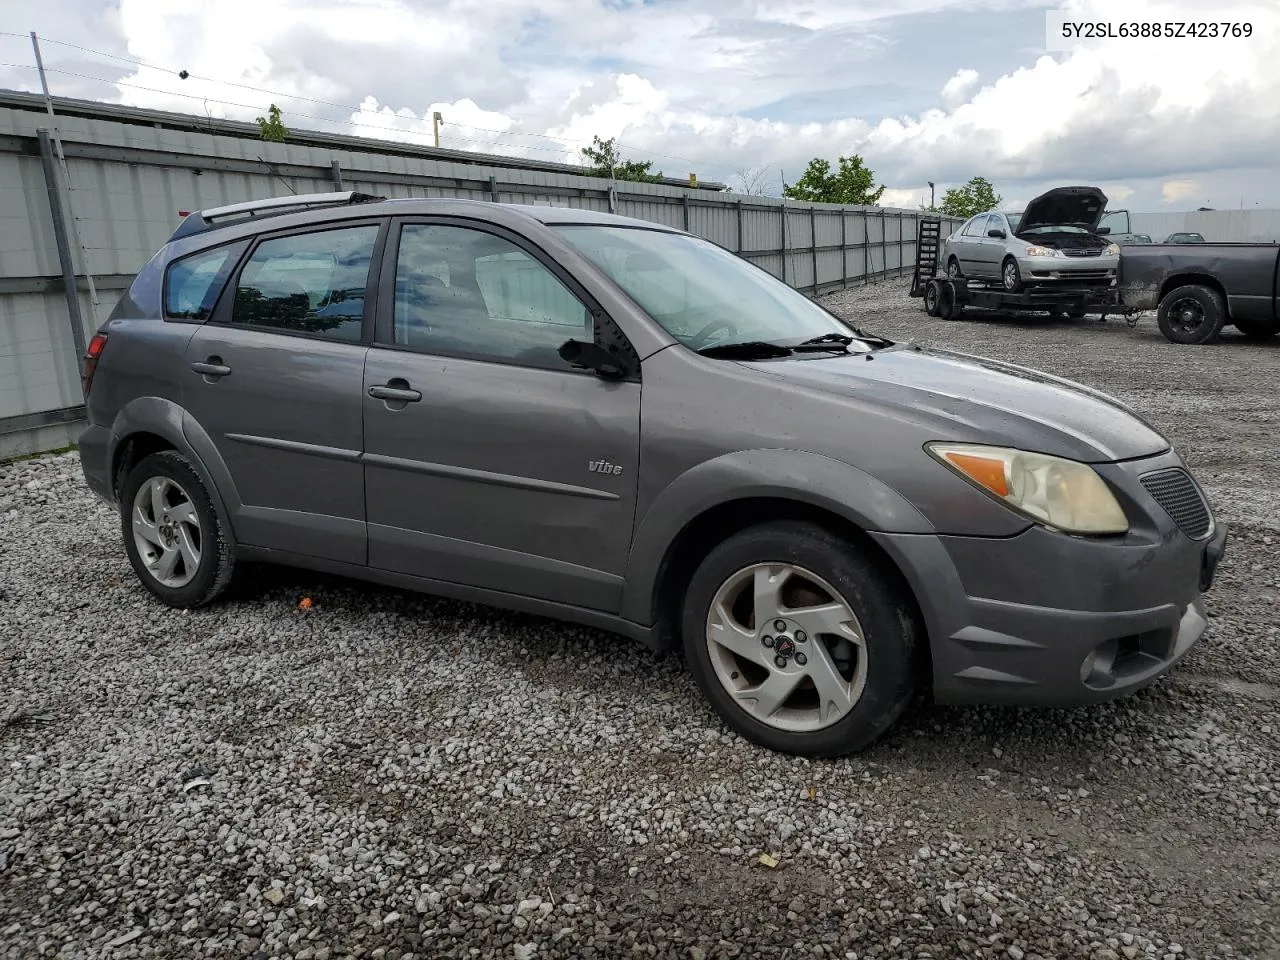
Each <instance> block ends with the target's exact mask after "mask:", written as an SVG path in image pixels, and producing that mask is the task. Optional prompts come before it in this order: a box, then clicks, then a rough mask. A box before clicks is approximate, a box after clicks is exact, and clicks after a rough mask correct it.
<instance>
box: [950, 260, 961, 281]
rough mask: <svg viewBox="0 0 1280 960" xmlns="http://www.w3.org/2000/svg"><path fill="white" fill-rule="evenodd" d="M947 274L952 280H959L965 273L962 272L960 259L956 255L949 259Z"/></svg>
mask: <svg viewBox="0 0 1280 960" xmlns="http://www.w3.org/2000/svg"><path fill="white" fill-rule="evenodd" d="M947 276H948V277H950V278H951V279H952V280H959V279H960V278H961V277H963V276H964V274H963V273H961V272H960V261H959V260H957V259H956V258H955V257H951V258H950V259H948V260H947Z"/></svg>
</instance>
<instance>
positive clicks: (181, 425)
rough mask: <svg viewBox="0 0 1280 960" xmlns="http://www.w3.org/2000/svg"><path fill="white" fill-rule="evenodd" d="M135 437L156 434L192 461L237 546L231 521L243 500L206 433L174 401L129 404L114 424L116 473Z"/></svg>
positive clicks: (110, 452)
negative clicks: (125, 447) (121, 452)
mask: <svg viewBox="0 0 1280 960" xmlns="http://www.w3.org/2000/svg"><path fill="white" fill-rule="evenodd" d="M135 433H151V434H155V435H156V436H158V437H161V438H162V439H164V440H166V441H168V442H169V443H170V444H172V445H173V447H174V449H176V450H177V451H178V452H179V453H181V454H182V455H183V456H184V457H186V458H187V459H188V460H190V461H191V465H192V467H194V468H195V471H196V474H197V475H198V476H199V477H200V482H201V483H203V484H204V486H205V489H206V490H207V491H208V492H209V499H210V500H212V501H213V509H214V511H215V512H216V513H217V514H218V519H219V520H220V521H222V525H223V529H224V530H226V531H227V533H228V534H229V535H230V537H231V541H232V545H233V546H234V544H235V542H236V537H235V527H234V524H233V523H232V517H233V516H234V515H235V514H237V513H239V511H240V507H241V502H240V497H239V494H238V493H237V491H236V486H235V482H234V481H233V480H232V479H231V473H230V471H228V470H227V465H226V464H225V463H224V462H223V460H222V457H221V456H220V455H219V454H218V450H217V447H215V446H214V445H213V441H212V440H211V439H210V438H209V435H208V434H207V433H205V431H204V429H203V428H202V427H201V426H200V425H199V424H198V423H197V422H196V421H195V420H194V419H193V418H192V417H191V415H190V414H188V413H187V412H186V411H185V410H184V409H182V407H180V406H179V405H178V404H176V403H174V402H173V401H172V400H166V399H165V398H163V397H138V398H137V399H135V400H130V401H129V402H128V403H127V404H125V405H124V406H123V407H121V408H120V412H119V413H117V414H116V418H115V420H114V421H113V422H112V424H111V438H110V440H109V441H108V443H107V463H108V465H109V467H110V468H111V469H112V470H113V471H114V468H115V463H116V456H117V454H118V452H119V450H120V445H121V444H122V443H124V442H125V441H126V440H127V439H129V437H130V436H132V435H133V434H135Z"/></svg>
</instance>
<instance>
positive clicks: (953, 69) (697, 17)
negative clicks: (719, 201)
mask: <svg viewBox="0 0 1280 960" xmlns="http://www.w3.org/2000/svg"><path fill="white" fill-rule="evenodd" d="M1046 2H1047V0H868V2H859V3H856V4H855V3H849V2H847V0H684V2H682V3H680V4H662V3H659V4H652V5H650V4H640V3H634V4H629V5H622V4H609V5H604V4H603V2H602V0H541V2H540V0H489V2H488V3H487V4H486V5H485V8H484V15H483V17H478V16H477V15H476V7H475V6H474V2H473V0H433V2H432V3H431V4H430V5H429V6H428V5H426V4H421V3H418V2H414V0H307V2H304V0H224V2H223V3H221V4H218V5H216V6H215V5H209V4H205V3H203V2H198V0H166V2H163V3H161V2H160V0H119V3H118V14H115V15H112V16H108V17H106V18H103V16H102V14H101V13H100V12H99V10H98V8H97V7H96V6H95V5H94V3H93V0H57V3H56V8H57V9H58V10H62V11H63V13H62V14H60V15H59V16H61V17H62V19H61V20H60V21H53V20H50V21H48V22H45V21H41V20H40V17H50V18H52V17H54V13H45V12H42V11H43V8H41V11H35V12H33V13H32V14H31V17H32V19H33V20H35V21H36V22H34V23H32V24H31V25H32V26H34V27H37V28H39V29H41V30H42V31H43V32H44V33H45V34H46V35H48V36H51V37H55V38H56V37H58V36H59V34H61V35H62V37H63V38H67V37H74V38H75V39H77V40H78V41H80V42H82V43H85V44H86V45H88V46H98V47H99V48H102V47H103V46H107V45H112V49H116V50H119V49H124V50H127V54H128V55H129V56H132V57H135V58H137V59H140V60H144V61H146V62H148V63H152V64H156V65H159V66H164V67H168V68H171V70H170V71H169V72H163V71H156V70H151V69H148V68H138V69H137V70H136V71H131V72H130V73H128V74H126V75H124V76H123V77H121V73H120V65H119V64H118V63H117V64H115V70H114V72H111V73H108V72H107V67H106V66H105V65H104V64H103V63H102V62H101V61H100V62H98V63H97V64H96V66H95V65H90V66H77V67H76V69H77V70H78V71H79V72H81V73H86V74H89V75H97V76H99V77H103V78H104V79H110V78H111V77H120V78H121V80H122V82H123V83H125V84H129V86H119V87H112V86H110V85H107V84H99V85H98V86H96V87H94V86H92V84H91V83H89V82H87V81H86V82H84V83H82V84H81V85H80V86H79V87H77V88H76V89H77V93H78V95H85V93H82V92H80V90H81V89H82V88H84V87H89V88H90V89H92V91H93V94H92V95H96V96H100V97H103V98H118V99H122V100H125V101H126V102H131V103H137V104H140V105H145V106H156V107H163V108H166V109H177V110H186V111H190V112H195V113H201V112H203V111H204V110H205V109H208V111H209V112H210V113H211V114H213V115H215V116H231V117H236V118H240V119H252V118H253V117H254V116H256V115H258V114H259V113H262V112H263V111H264V110H265V107H266V105H267V103H268V102H270V101H271V100H273V99H274V100H276V101H277V102H279V103H280V104H281V106H282V107H283V109H284V112H285V122H286V124H287V125H289V126H291V127H293V128H315V129H321V130H326V131H331V132H341V131H350V132H357V133H360V134H363V135H367V136H387V137H400V138H405V139H411V140H414V141H416V142H421V143H429V142H431V120H430V118H431V113H432V111H433V110H440V111H441V112H442V113H443V114H444V117H445V126H444V127H443V128H442V130H441V142H442V145H448V146H454V147H458V148H462V149H488V150H494V151H498V152H502V153H508V154H525V155H528V156H536V157H541V158H544V159H549V160H561V161H573V160H574V159H576V157H577V155H578V148H579V147H581V146H583V145H585V144H586V143H588V142H589V141H590V139H591V137H592V136H594V135H599V136H602V137H606V138H607V137H610V136H614V137H616V138H617V139H618V141H619V142H620V143H621V144H622V145H623V153H624V155H626V156H628V157H631V158H637V159H652V160H654V161H655V165H656V166H657V167H661V168H662V169H664V170H665V171H666V172H668V173H670V174H673V175H677V176H683V175H684V174H686V173H687V172H689V170H694V171H696V172H697V173H698V174H699V176H700V177H701V178H702V179H704V180H711V179H717V180H730V179H732V178H733V176H734V172H735V171H736V170H738V169H748V168H760V169H765V170H767V171H769V178H770V180H771V182H772V183H773V184H775V186H776V184H777V183H778V182H780V180H781V173H782V171H786V172H787V176H788V178H789V179H791V180H794V179H796V178H797V177H798V176H799V173H800V171H801V170H802V169H803V168H804V166H805V165H806V163H807V162H808V160H809V159H810V158H812V157H814V156H825V157H828V158H830V159H832V160H834V158H835V157H836V156H837V155H840V154H849V153H858V154H860V155H862V156H863V157H864V158H865V159H866V161H867V163H868V165H869V166H871V167H872V169H874V170H875V171H876V173H877V176H878V178H879V179H880V181H881V182H883V183H886V184H887V185H888V186H889V187H890V190H889V191H886V194H885V198H886V201H885V202H889V200H890V198H892V199H893V200H894V202H902V203H903V205H906V206H915V205H916V204H917V203H919V202H920V198H921V196H922V195H923V196H926V197H927V189H928V188H927V186H924V187H922V186H921V185H922V184H925V183H926V182H927V181H928V180H935V181H937V195H938V196H939V197H941V196H942V193H943V191H944V189H945V186H954V185H955V184H956V183H961V182H963V181H965V180H967V179H968V178H969V177H971V176H973V175H975V174H980V175H983V176H986V177H988V178H989V179H991V180H992V181H993V182H994V183H995V184H996V187H997V190H998V191H999V192H1001V193H1003V194H1004V195H1005V197H1006V202H1007V203H1014V204H1016V203H1022V202H1025V201H1026V200H1027V199H1029V198H1030V197H1031V196H1034V195H1035V194H1036V193H1039V192H1041V190H1042V189H1044V188H1045V187H1046V186H1050V185H1053V184H1055V183H1063V182H1085V183H1097V184H1099V185H1100V186H1103V188H1104V189H1106V190H1107V191H1108V193H1109V195H1111V196H1112V197H1113V199H1114V200H1116V201H1117V202H1120V201H1124V202H1130V201H1132V202H1145V203H1149V204H1151V205H1152V206H1154V205H1156V204H1158V203H1160V202H1161V201H1164V202H1168V203H1177V202H1181V201H1185V200H1187V199H1188V198H1190V197H1191V195H1192V194H1195V199H1196V200H1197V201H1203V200H1204V199H1205V197H1206V196H1207V197H1209V198H1212V197H1213V195H1214V193H1215V191H1216V192H1218V193H1222V194H1223V195H1224V196H1225V195H1226V194H1227V193H1228V191H1230V192H1231V193H1233V194H1234V195H1235V196H1236V197H1237V202H1239V201H1238V197H1239V193H1240V192H1241V190H1242V189H1244V188H1243V187H1242V185H1241V182H1240V181H1241V180H1242V178H1243V179H1244V180H1246V181H1247V183H1248V188H1249V189H1250V190H1254V191H1257V192H1261V191H1265V193H1262V195H1263V196H1269V197H1270V198H1271V202H1272V203H1273V204H1275V205H1280V184H1278V183H1277V182H1276V181H1275V180H1274V179H1273V178H1271V177H1269V176H1267V175H1266V174H1265V169H1264V168H1266V167H1267V166H1268V165H1270V164H1271V163H1272V162H1273V160H1272V158H1274V157H1275V156H1276V155H1280V71H1278V70H1276V69H1275V66H1274V64H1275V63H1277V62H1280V4H1275V3H1271V2H1262V0H1258V2H1246V0H1216V2H1215V5H1214V16H1215V18H1216V19H1218V20H1248V21H1250V22H1251V24H1252V28H1253V31H1252V36H1251V37H1250V38H1248V39H1244V40H1232V39H1227V40H1160V41H1155V40H1151V41H1143V40H1134V39H1118V40H1111V41H1103V42H1101V43H1099V44H1097V45H1095V46H1094V47H1093V48H1092V49H1089V50H1082V51H1077V52H1074V53H1071V54H1057V55H1053V56H1049V55H1042V56H1039V57H1037V56H1036V54H1035V52H1034V51H1035V50H1037V49H1041V50H1042V49H1043V44H1044V41H1045V36H1044V27H1043V23H1044V21H1043V17H1042V15H1041V14H1040V13H1039V12H1038V11H1040V10H1043V9H1044V8H1045V4H1046ZM1061 6H1064V7H1066V8H1067V9H1069V10H1070V11H1072V16H1074V17H1078V18H1079V19H1081V20H1085V19H1107V18H1110V17H1112V16H1118V14H1115V12H1114V11H1115V4H1114V2H1113V0H1064V2H1063V3H1062V4H1061ZM75 7H78V8H79V9H81V10H82V14H83V15H82V16H81V17H80V18H79V20H78V21H77V22H76V23H75V24H74V25H72V24H71V23H70V22H69V21H68V20H67V18H66V15H65V12H66V10H67V9H70V8H75ZM1028 9H1030V10H1031V11H1032V12H1031V14H1027V13H1026V11H1027V10H1028ZM1203 13H1204V6H1203V0H1127V2H1126V4H1125V5H1124V14H1123V15H1124V18H1125V20H1160V21H1168V20H1183V21H1185V20H1197V19H1204V17H1203ZM944 15H945V17H946V19H942V18H943V16H944ZM928 16H933V17H935V19H934V20H929V21H925V20H920V21H918V22H919V23H921V24H923V23H926V22H928V23H930V24H932V25H933V26H932V27H931V29H934V30H936V29H937V24H939V23H947V24H954V25H955V30H956V31H957V36H956V38H955V42H954V43H952V44H950V46H948V47H946V48H945V49H947V50H949V51H950V55H951V56H953V57H954V58H955V59H956V62H952V63H947V62H945V60H944V61H943V62H941V63H935V62H934V61H936V60H937V59H938V58H937V56H936V55H934V56H933V57H932V58H922V57H917V56H914V54H915V52H916V50H917V49H918V46H919V42H920V33H919V28H918V27H917V25H916V24H917V21H915V20H912V19H911V18H912V17H928ZM984 17H985V18H986V19H983V18H984ZM1019 17H1021V19H1018V18H1019ZM1015 22H1016V23H1018V24H1020V26H1019V27H1018V28H1017V32H1016V33H1010V34H1007V35H1006V34H1000V33H999V31H1001V30H1006V29H1011V28H1008V27H1006V25H1007V24H1010V23H1015ZM90 23H96V24H98V25H99V26H97V27H95V28H94V29H96V30H98V31H99V32H100V33H104V34H110V36H104V37H103V39H101V40H100V41H98V43H94V42H91V41H90V40H88V39H85V38H84V36H83V35H82V33H81V32H75V31H83V30H84V29H85V24H90ZM1028 25H1029V26H1028ZM970 27H971V28H972V31H988V32H991V33H992V37H991V42H988V43H986V44H985V46H984V45H982V43H980V42H979V41H980V40H981V39H982V38H983V37H984V36H985V34H984V33H978V34H975V33H973V32H971V33H969V34H967V35H966V36H967V37H968V41H969V42H964V38H962V37H960V36H959V34H958V31H960V30H962V29H969V28H970ZM25 28H26V27H25V25H24V29H25ZM997 34H999V35H998V36H997ZM975 38H976V39H975ZM1024 49H1030V50H1031V51H1032V52H1031V53H1030V54H1023V53H1021V51H1022V50H1024ZM54 52H55V53H56V51H54ZM0 53H4V54H5V57H6V58H7V59H10V60H13V59H14V58H15V57H21V55H22V54H21V52H18V53H16V54H14V53H11V52H10V51H9V48H8V47H5V48H4V49H3V50H0ZM997 55H999V56H1006V57H1007V60H1005V61H1001V62H1000V64H999V65H997V64H996V62H995V58H996V57H997ZM877 57H880V58H883V59H876V58H877ZM961 57H963V59H960V58H961ZM49 58H50V51H49V50H46V60H48V59H49ZM55 59H56V57H55ZM863 63H876V64H882V65H884V69H886V70H897V71H898V72H897V73H896V74H894V75H893V76H886V77H883V78H881V76H880V75H879V74H872V75H870V76H868V75H866V74H865V73H863V72H859V71H861V70H862V67H861V66H860V65H861V64H863ZM969 64H978V65H980V66H981V68H982V73H981V76H979V73H978V71H977V70H976V69H974V67H973V66H970V65H969ZM179 67H181V68H185V69H187V70H189V71H190V72H191V74H192V75H193V76H192V77H191V78H190V79H188V80H186V81H181V80H178V79H177V78H176V76H174V74H173V71H174V70H176V69H177V68H179ZM126 69H128V68H126ZM877 69H879V68H877ZM930 70H932V72H931V73H930V72H929V71H930ZM924 75H928V76H931V77H935V78H936V79H931V80H929V81H928V82H927V84H922V81H921V80H920V79H919V78H920V77H921V76H924ZM6 76H7V75H5V74H4V73H3V71H0V82H3V81H4V80H5V77H6ZM17 76H18V77H19V78H20V81H21V85H26V86H28V87H29V86H30V81H29V79H26V75H25V74H18V75H17ZM54 78H55V81H58V82H62V83H69V82H70V81H69V80H66V79H61V80H60V79H59V78H58V76H57V75H56V74H55V75H54ZM201 78H217V79H218V80H222V81H231V82H232V83H238V84H243V85H246V86H248V87H252V88H258V89H256V90H255V89H243V88H241V87H234V86H228V85H227V84H225V83H216V82H214V81H213V80H212V79H201ZM139 87H150V88H153V91H162V92H153V91H147V90H141V89H139ZM881 88H884V89H881ZM55 89H57V84H56V83H55ZM261 91H271V93H270V94H267V93H263V92H261ZM886 91H888V92H886ZM892 96H907V97H908V98H909V99H910V102H911V103H912V106H911V107H910V109H899V108H897V107H896V106H893V105H892V103H893V102H894V101H893V100H892ZM203 97H208V98H209V100H208V104H207V106H206V104H205V103H204V102H203V101H202V98H203ZM878 97H879V98H881V99H880V100H877V98H878ZM885 97H888V98H889V99H884V98H885ZM302 98H311V99H310V100H308V99H302ZM316 100H320V101H325V102H324V103H316V102H315V101H316ZM880 103H883V105H878V104H880ZM344 104H345V105H346V106H344ZM1209 131H1212V133H1210V132H1209ZM1183 181H1193V182H1195V184H1196V187H1195V189H1194V190H1192V191H1191V193H1177V191H1178V190H1179V189H1181V188H1180V187H1174V188H1173V189H1174V196H1172V197H1170V194H1169V191H1168V190H1167V189H1166V186H1165V185H1166V184H1168V183H1181V182H1183ZM1249 199H1254V197H1253V195H1252V194H1251V195H1250V198H1249Z"/></svg>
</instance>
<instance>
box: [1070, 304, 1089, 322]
mask: <svg viewBox="0 0 1280 960" xmlns="http://www.w3.org/2000/svg"><path fill="white" fill-rule="evenodd" d="M1084 316H1085V311H1084V307H1070V308H1068V309H1067V318H1068V319H1070V320H1083V319H1084Z"/></svg>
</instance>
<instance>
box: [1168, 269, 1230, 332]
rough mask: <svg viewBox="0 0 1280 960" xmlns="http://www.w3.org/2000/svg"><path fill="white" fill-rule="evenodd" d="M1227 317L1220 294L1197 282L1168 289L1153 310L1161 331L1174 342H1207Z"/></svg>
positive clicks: (1219, 329) (1219, 330) (1220, 328)
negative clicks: (1157, 307)
mask: <svg viewBox="0 0 1280 960" xmlns="http://www.w3.org/2000/svg"><path fill="white" fill-rule="evenodd" d="M1226 320H1227V305H1226V304H1225V303H1224V302H1223V299H1222V294H1220V293H1219V292H1218V291H1217V290H1214V289H1213V288H1212V287H1206V286H1202V285H1200V284H1196V283H1189V284H1187V285H1186V286H1183V287H1175V288H1174V289H1173V290H1170V291H1169V292H1168V293H1167V294H1165V297H1164V299H1163V300H1161V301H1160V308H1159V310H1157V312H1156V323H1157V325H1158V326H1159V327H1160V332H1161V333H1163V334H1164V336H1165V339H1166V340H1169V341H1171V342H1173V343H1185V344H1203V343H1210V342H1212V341H1213V340H1215V339H1216V338H1217V336H1218V334H1219V333H1221V332H1222V326H1223V324H1224V323H1226Z"/></svg>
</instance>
